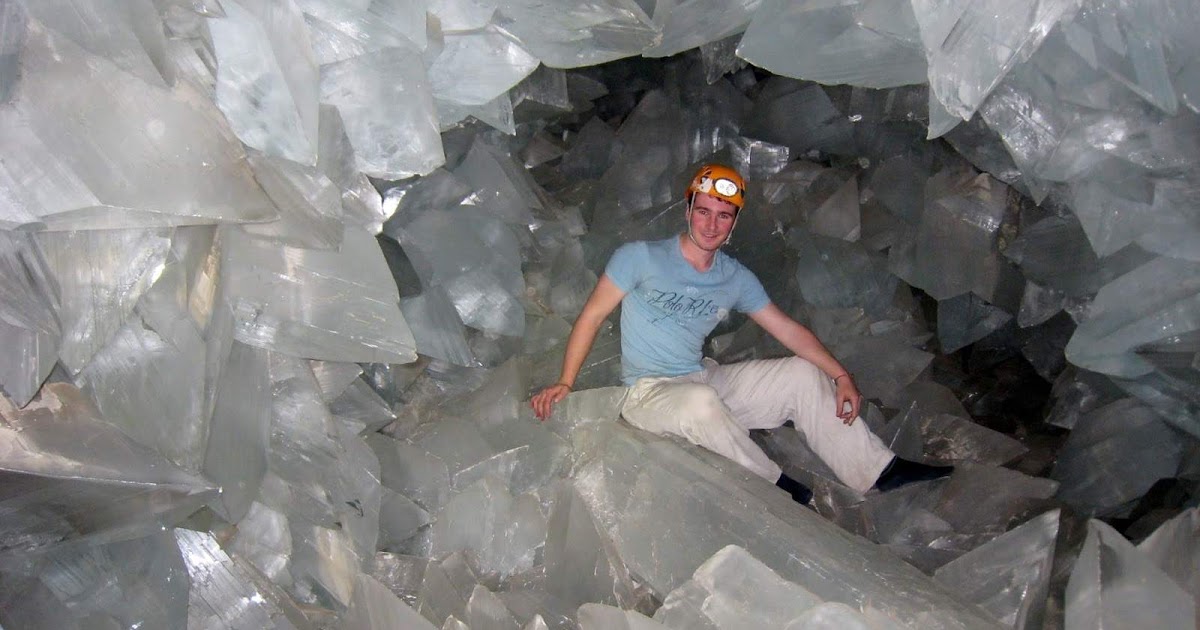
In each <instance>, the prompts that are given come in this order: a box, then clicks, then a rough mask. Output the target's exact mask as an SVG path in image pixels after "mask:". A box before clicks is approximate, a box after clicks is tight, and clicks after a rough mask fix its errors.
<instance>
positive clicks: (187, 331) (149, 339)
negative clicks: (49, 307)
mask: <svg viewBox="0 0 1200 630" xmlns="http://www.w3.org/2000/svg"><path fill="white" fill-rule="evenodd" d="M172 332H173V333H174V334H173V335H172V337H168V338H164V337H163V336H162V335H159V334H158V333H157V332H155V331H153V330H150V329H148V328H146V327H145V326H143V324H142V320H141V319H139V318H133V319H131V320H130V321H129V322H127V323H126V324H125V326H124V327H123V328H121V330H119V331H117V334H116V336H114V337H113V339H112V340H111V341H109V343H108V345H106V346H105V347H104V348H102V349H101V350H100V352H99V353H97V354H96V356H95V357H93V358H92V361H91V363H89V364H88V366H87V367H85V368H84V369H83V371H82V372H80V373H79V376H78V377H77V378H76V382H77V383H78V384H79V386H80V387H81V388H82V389H83V391H84V392H85V393H87V394H88V396H89V397H90V398H91V399H92V401H93V402H94V403H95V405H96V407H97V409H99V410H100V412H101V413H102V414H104V417H105V418H106V419H107V420H108V421H109V422H111V423H112V424H114V425H116V426H118V427H119V428H120V429H121V430H122V431H123V432H124V433H125V434H126V435H128V436H129V437H131V438H133V439H134V440H136V441H137V442H139V443H141V444H144V445H145V446H148V447H150V448H153V449H155V450H157V451H158V452H159V453H161V454H162V455H163V456H164V457H166V458H168V459H170V460H171V461H173V462H175V464H176V465H178V466H180V467H181V468H184V469H185V470H193V471H198V470H199V469H200V466H201V462H202V461H203V458H204V450H205V442H206V439H207V437H208V418H207V417H206V416H205V414H204V356H205V346H204V340H203V339H202V338H201V336H200V331H199V330H197V329H196V328H195V326H194V325H193V324H192V323H191V320H181V321H179V322H178V325H177V326H176V327H175V328H174V329H173V331H172Z"/></svg>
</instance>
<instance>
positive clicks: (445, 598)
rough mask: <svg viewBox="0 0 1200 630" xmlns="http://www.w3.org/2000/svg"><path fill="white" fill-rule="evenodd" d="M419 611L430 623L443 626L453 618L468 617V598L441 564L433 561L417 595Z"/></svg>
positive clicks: (426, 569) (426, 571)
mask: <svg viewBox="0 0 1200 630" xmlns="http://www.w3.org/2000/svg"><path fill="white" fill-rule="evenodd" d="M416 609H417V611H418V612H419V613H420V614H421V616H423V617H425V618H426V619H428V620H429V621H431V622H433V623H435V624H438V625H441V624H442V623H443V622H445V621H446V619H447V618H448V617H451V616H455V615H458V616H464V617H465V616H466V609H467V597H465V596H464V595H463V594H461V593H459V591H458V589H457V588H456V587H455V584H454V583H453V582H452V581H451V580H450V576H449V575H448V574H447V573H446V570H445V569H444V568H442V566H441V564H440V563H438V562H436V561H431V562H430V563H429V565H428V566H427V567H426V568H425V577H424V579H423V580H422V582H421V590H420V593H418V595H417V606H416Z"/></svg>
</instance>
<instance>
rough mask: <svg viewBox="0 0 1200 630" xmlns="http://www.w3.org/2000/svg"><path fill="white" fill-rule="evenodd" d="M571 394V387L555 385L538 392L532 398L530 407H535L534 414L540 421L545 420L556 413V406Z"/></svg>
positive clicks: (561, 384)
mask: <svg viewBox="0 0 1200 630" xmlns="http://www.w3.org/2000/svg"><path fill="white" fill-rule="evenodd" d="M570 393H571V388H570V387H568V386H567V385H565V384H563V383H555V384H553V385H550V386H549V387H546V388H545V389H543V390H542V391H540V392H538V393H537V394H536V395H535V396H534V397H533V398H530V399H529V406H530V407H533V413H534V415H536V416H537V417H538V420H545V419H546V418H549V417H550V414H551V412H553V411H554V405H555V404H557V403H558V401H560V400H562V399H564V398H566V397H567V394H570Z"/></svg>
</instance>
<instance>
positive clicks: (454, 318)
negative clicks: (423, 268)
mask: <svg viewBox="0 0 1200 630" xmlns="http://www.w3.org/2000/svg"><path fill="white" fill-rule="evenodd" d="M400 310H401V311H403V312H404V320H405V321H406V322H408V325H409V326H410V327H411V328H412V332H413V337H414V338H415V339H416V343H417V352H419V353H421V354H423V355H426V356H428V357H432V358H434V359H441V360H443V361H447V362H449V363H453V364H455V365H462V366H471V365H475V364H476V363H477V361H476V359H475V356H474V355H473V354H472V353H471V348H470V346H468V345H467V338H466V330H465V329H464V328H463V324H462V320H460V319H459V317H458V311H456V310H455V309H454V303H453V302H451V301H450V297H449V296H447V295H446V291H445V289H443V288H442V287H431V288H429V289H426V290H425V291H423V292H421V294H420V295H418V296H415V297H410V298H404V299H402V300H400Z"/></svg>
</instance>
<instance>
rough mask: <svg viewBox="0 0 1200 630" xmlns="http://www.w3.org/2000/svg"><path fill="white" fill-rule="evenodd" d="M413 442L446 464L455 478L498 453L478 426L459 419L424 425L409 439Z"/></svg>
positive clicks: (445, 419) (442, 420)
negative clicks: (468, 468) (462, 471)
mask: <svg viewBox="0 0 1200 630" xmlns="http://www.w3.org/2000/svg"><path fill="white" fill-rule="evenodd" d="M409 440H411V441H412V443H413V445H415V446H418V447H420V448H421V449H423V450H425V451H427V452H428V453H429V454H431V455H435V456H437V457H438V458H439V459H441V460H442V461H444V462H445V463H446V466H447V468H448V470H449V472H450V476H451V477H454V476H455V475H457V474H458V473H459V471H461V470H463V469H464V468H467V467H469V466H473V465H475V464H477V463H479V462H481V461H483V460H485V459H487V458H489V457H491V456H492V455H495V454H496V453H497V452H498V449H495V448H493V447H492V446H491V445H490V444H488V442H487V441H486V440H485V439H484V438H483V433H482V432H481V430H480V427H479V426H478V425H476V424H475V423H474V422H471V421H468V420H462V419H459V418H443V419H441V420H440V421H438V422H432V423H427V424H424V425H422V426H420V427H418V428H417V430H416V432H414V433H413V434H412V435H410V436H409Z"/></svg>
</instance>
